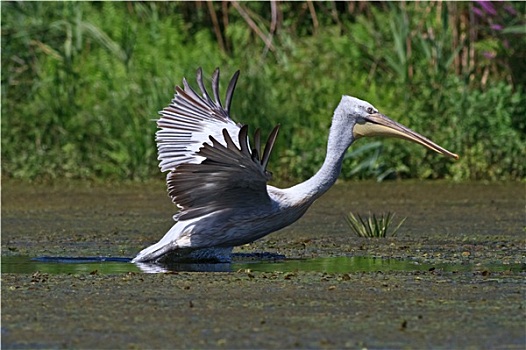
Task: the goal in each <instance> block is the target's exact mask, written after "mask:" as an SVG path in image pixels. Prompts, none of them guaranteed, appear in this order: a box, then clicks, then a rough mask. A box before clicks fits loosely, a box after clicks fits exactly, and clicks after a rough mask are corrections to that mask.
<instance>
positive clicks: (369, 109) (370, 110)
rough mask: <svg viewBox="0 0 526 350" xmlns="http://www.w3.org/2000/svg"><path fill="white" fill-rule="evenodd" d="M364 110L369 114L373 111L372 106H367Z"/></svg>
mask: <svg viewBox="0 0 526 350" xmlns="http://www.w3.org/2000/svg"><path fill="white" fill-rule="evenodd" d="M366 111H367V113H369V114H373V113H374V108H373V107H367V109H366Z"/></svg>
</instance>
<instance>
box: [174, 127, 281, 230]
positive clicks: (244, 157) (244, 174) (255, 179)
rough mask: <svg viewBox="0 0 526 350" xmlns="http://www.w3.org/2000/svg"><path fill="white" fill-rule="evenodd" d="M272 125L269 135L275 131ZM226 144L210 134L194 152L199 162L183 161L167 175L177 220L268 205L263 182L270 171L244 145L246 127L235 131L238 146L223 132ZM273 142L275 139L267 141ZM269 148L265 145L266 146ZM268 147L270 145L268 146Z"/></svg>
mask: <svg viewBox="0 0 526 350" xmlns="http://www.w3.org/2000/svg"><path fill="white" fill-rule="evenodd" d="M278 128H279V126H276V127H275V128H274V130H273V132H272V134H277V130H278ZM223 133H224V137H225V142H226V146H224V145H223V144H221V143H220V142H218V141H217V140H216V139H214V138H213V137H210V140H211V142H212V145H209V144H204V145H203V146H202V147H201V149H200V150H199V152H198V154H199V155H201V156H203V157H205V160H204V161H203V162H202V163H201V164H183V165H181V166H179V167H177V168H176V169H175V170H174V171H172V172H171V173H170V174H169V175H168V192H169V194H170V196H171V197H172V199H173V201H174V202H175V203H177V204H178V206H179V207H180V208H181V212H180V213H179V215H178V219H179V220H182V219H192V218H195V217H197V216H201V215H206V214H210V213H212V212H215V211H219V210H224V209H246V208H249V207H251V206H261V207H263V206H266V205H270V198H269V196H268V193H267V188H266V187H267V186H266V185H267V181H268V180H270V178H271V174H270V173H269V172H267V171H266V169H265V167H263V164H262V161H260V160H259V159H257V158H255V157H254V152H253V151H255V149H254V150H253V151H250V148H249V147H248V141H247V140H248V138H247V137H246V135H247V133H248V127H247V126H246V125H245V126H243V127H242V128H241V131H240V132H239V140H238V141H239V144H240V145H241V147H240V148H238V147H237V146H236V145H235V144H234V142H233V140H232V139H231V137H230V135H229V134H228V133H227V132H226V130H224V131H223ZM272 140H274V141H275V138H273V139H270V138H269V142H273V141H272ZM267 147H269V145H267ZM270 148H272V146H270Z"/></svg>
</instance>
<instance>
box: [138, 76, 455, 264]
mask: <svg viewBox="0 0 526 350" xmlns="http://www.w3.org/2000/svg"><path fill="white" fill-rule="evenodd" d="M238 76H239V71H238V72H236V73H235V74H234V76H233V77H232V79H231V81H230V84H229V85H228V88H227V92H226V100H225V104H224V105H223V104H222V103H221V101H220V98H219V70H217V69H216V71H215V72H214V74H213V76H212V95H213V96H210V95H209V93H208V92H207V90H206V88H205V85H204V83H203V74H202V71H201V69H198V71H197V84H198V86H199V89H200V90H201V93H200V94H199V93H197V92H196V91H195V90H194V89H192V88H191V87H190V85H189V84H188V83H187V81H186V79H183V88H181V87H179V86H178V87H176V88H175V90H176V93H175V96H174V98H173V100H172V102H171V104H170V105H169V106H168V107H166V108H165V109H163V110H162V111H161V112H160V115H161V117H160V118H159V119H158V120H157V126H158V128H159V130H158V131H157V133H156V141H157V148H158V155H159V158H158V159H159V160H160V164H159V167H160V168H161V171H163V172H165V171H167V172H168V175H167V184H168V193H169V196H170V197H171V198H172V201H173V202H174V203H175V204H176V205H177V207H178V208H179V212H178V213H177V214H176V215H174V220H175V221H176V223H175V225H174V226H173V227H172V228H171V229H170V230H169V231H168V232H167V233H166V234H165V235H164V237H163V238H161V240H160V241H159V242H157V243H155V244H153V245H151V246H149V247H147V248H145V249H143V250H142V251H141V252H140V253H139V254H137V256H136V257H135V258H134V259H133V262H160V263H166V262H171V261H178V260H180V259H183V260H184V259H186V260H192V261H215V262H228V261H230V259H231V252H232V249H233V247H235V246H240V245H243V244H246V243H250V242H253V241H254V240H257V239H258V238H261V237H263V236H265V235H267V234H269V233H271V232H274V231H277V230H279V229H281V228H283V227H286V226H288V225H290V224H292V223H293V222H295V221H296V220H298V219H299V218H300V217H301V216H302V215H303V214H305V212H306V211H307V209H308V208H309V207H310V206H311V205H312V203H314V201H315V200H316V199H318V198H319V197H320V196H321V195H322V194H324V193H325V192H326V191H327V190H328V189H329V188H330V187H331V186H332V185H333V184H334V182H335V181H336V179H337V178H338V175H339V174H340V170H341V167H342V161H343V158H344V155H345V153H346V151H347V148H349V146H350V145H351V144H352V143H353V142H354V141H355V140H357V139H359V138H361V137H365V136H391V137H398V138H402V139H406V140H409V141H412V142H415V143H418V144H420V145H422V146H424V147H427V148H429V149H431V150H433V151H436V152H438V153H440V154H443V155H446V156H449V157H452V158H458V156H457V155H456V154H454V153H451V152H449V151H448V150H446V149H444V148H442V147H440V146H439V145H437V144H435V143H434V142H432V141H430V140H429V139H427V138H425V137H423V136H421V135H419V134H417V133H416V132H414V131H412V130H410V129H409V128H407V127H405V126H403V125H401V124H399V123H397V122H395V121H393V120H391V119H389V118H388V117H386V116H385V115H383V114H381V113H379V112H378V110H377V109H376V108H375V107H374V106H372V105H371V104H370V103H368V102H366V101H362V100H359V99H357V98H355V97H351V96H343V97H342V99H341V101H340V103H339V105H338V107H336V110H335V111H334V116H333V118H332V125H331V127H330V131H329V140H328V144H327V155H326V158H325V161H324V163H323V165H322V167H321V169H320V170H319V171H318V172H317V173H316V174H315V175H314V176H313V177H312V178H310V179H308V180H307V181H305V182H302V183H300V184H298V185H295V186H292V187H290V188H284V189H281V188H277V187H274V186H270V185H268V184H267V182H268V181H269V180H270V178H271V175H270V172H268V171H267V165H268V162H269V159H270V154H271V151H272V148H273V146H274V143H275V142H276V138H277V135H278V129H279V126H276V127H275V128H274V130H272V132H271V133H270V136H269V137H268V140H267V142H266V144H265V146H264V150H263V151H261V136H260V131H259V130H256V132H255V134H254V138H253V142H252V143H249V138H248V126H247V125H241V124H238V123H236V122H234V121H233V120H232V119H231V117H230V105H231V103H232V96H233V94H234V89H235V86H236V83H237V79H238Z"/></svg>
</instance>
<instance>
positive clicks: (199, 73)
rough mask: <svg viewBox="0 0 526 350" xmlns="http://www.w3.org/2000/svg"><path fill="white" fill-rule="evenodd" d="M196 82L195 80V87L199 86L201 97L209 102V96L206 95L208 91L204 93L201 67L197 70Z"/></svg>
mask: <svg viewBox="0 0 526 350" xmlns="http://www.w3.org/2000/svg"><path fill="white" fill-rule="evenodd" d="M196 80H197V85H199V89H201V93H202V94H203V97H204V98H206V99H207V100H211V98H210V95H209V94H208V91H206V87H205V84H204V83H203V69H202V68H201V67H199V68H197V74H196Z"/></svg>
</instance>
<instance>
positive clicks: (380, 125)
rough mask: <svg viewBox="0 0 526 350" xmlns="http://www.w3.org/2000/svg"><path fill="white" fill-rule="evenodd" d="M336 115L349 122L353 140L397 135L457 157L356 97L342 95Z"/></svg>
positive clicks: (455, 156) (456, 156) (456, 157)
mask: <svg viewBox="0 0 526 350" xmlns="http://www.w3.org/2000/svg"><path fill="white" fill-rule="evenodd" d="M337 116H339V117H340V118H342V117H343V118H344V119H346V124H347V125H348V123H349V122H351V127H352V139H353V140H356V139H359V138H361V137H365V136H384V137H397V138H401V139H405V140H409V141H412V142H415V143H418V144H419V145H422V146H424V147H426V148H429V149H430V150H433V151H435V152H437V153H440V154H443V155H445V156H448V157H451V158H455V159H458V155H456V154H455V153H452V152H449V151H448V150H446V149H445V148H443V147H440V146H439V145H437V144H436V143H434V142H433V141H431V140H429V139H427V138H426V137H424V136H422V135H420V134H418V133H416V132H414V131H413V130H411V129H409V128H408V127H405V126H403V125H402V124H400V123H397V122H395V121H394V120H392V119H390V118H389V117H387V116H386V115H384V114H381V113H379V112H378V109H377V108H375V107H374V106H373V105H372V104H370V103H369V102H367V101H363V100H360V99H358V98H356V97H352V96H343V97H342V100H341V102H340V104H339V106H338V107H337V108H336V111H335V118H337Z"/></svg>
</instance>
